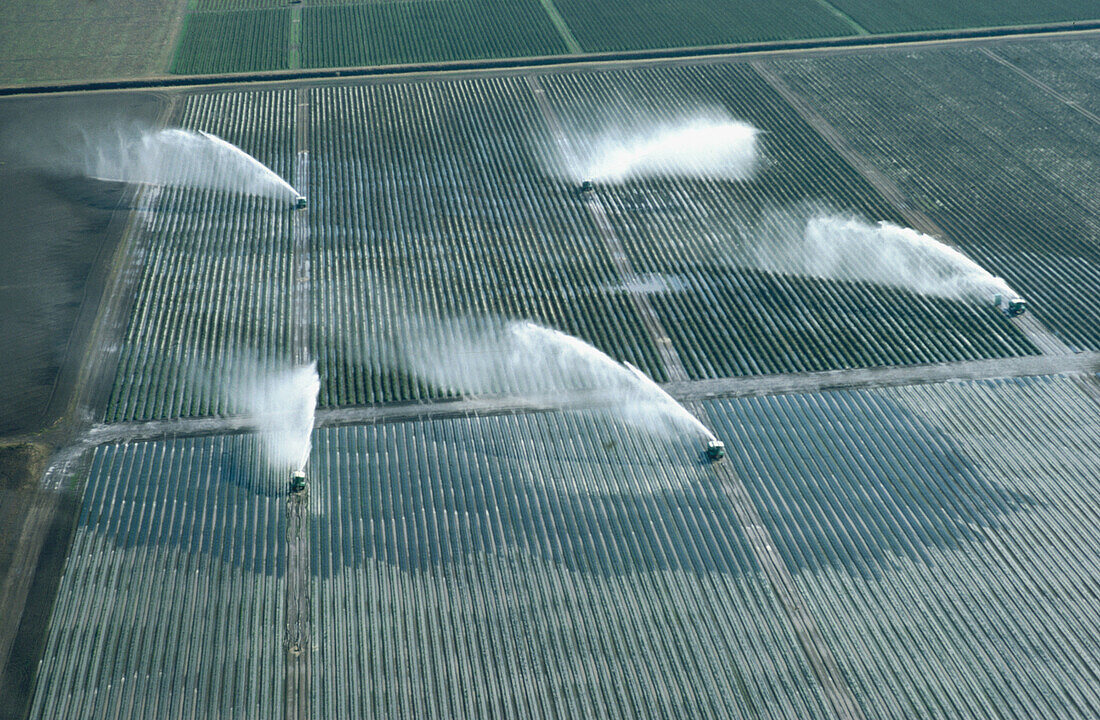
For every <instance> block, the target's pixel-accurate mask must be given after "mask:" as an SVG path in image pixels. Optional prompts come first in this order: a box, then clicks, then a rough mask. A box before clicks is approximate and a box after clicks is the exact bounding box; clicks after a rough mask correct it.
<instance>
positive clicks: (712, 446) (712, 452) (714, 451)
mask: <svg viewBox="0 0 1100 720" xmlns="http://www.w3.org/2000/svg"><path fill="white" fill-rule="evenodd" d="M725 456H726V444H725V443H724V442H722V441H721V440H711V441H709V442H708V443H707V457H708V458H710V459H711V460H721V459H722V458H724V457H725Z"/></svg>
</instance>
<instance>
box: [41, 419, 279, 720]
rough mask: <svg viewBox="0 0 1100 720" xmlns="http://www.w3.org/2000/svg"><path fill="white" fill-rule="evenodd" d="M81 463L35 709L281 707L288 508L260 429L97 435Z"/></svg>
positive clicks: (60, 712)
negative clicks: (83, 469) (115, 440)
mask: <svg viewBox="0 0 1100 720" xmlns="http://www.w3.org/2000/svg"><path fill="white" fill-rule="evenodd" d="M87 472H88V478H87V483H86V488H85V491H84V501H83V506H82V510H81V514H80V518H79V521H78V524H77V528H76V534H75V538H74V539H73V544H72V548H71V549H70V551H69V558H68V563H67V565H66V568H65V572H64V575H63V578H62V581H61V588H60V590H59V592H58V599H57V601H56V603H55V605H54V608H53V614H52V616H51V623H50V630H49V634H48V637H47V644H46V649H45V652H44V654H43V659H42V664H41V665H40V666H39V668H38V677H39V678H40V681H39V683H38V684H37V686H36V687H37V690H36V692H35V694H34V696H33V699H32V703H31V706H30V717H36V718H39V717H41V718H57V717H65V718H102V717H109V716H111V715H112V714H115V713H119V712H122V713H123V714H129V715H130V716H132V717H167V716H177V717H179V716H187V715H191V716H194V717H227V716H232V715H237V716H239V715H242V714H248V713H259V714H261V715H263V716H264V717H276V716H277V714H279V713H278V710H279V709H281V696H282V686H283V682H284V679H283V678H284V670H283V664H282V663H283V656H284V653H283V647H282V642H281V638H282V629H283V615H282V612H283V596H284V594H285V579H284V578H285V574H284V571H285V557H284V552H285V551H284V540H283V536H284V535H285V509H284V503H283V502H282V497H281V496H280V494H279V493H278V492H277V491H276V488H277V487H281V485H282V483H281V478H280V479H279V480H276V479H275V478H274V477H273V476H272V473H271V471H269V470H267V469H266V464H265V463H264V461H263V460H262V459H261V458H259V457H258V444H257V442H256V441H255V438H250V437H246V436H236V437H228V438H227V437H214V438H203V439H180V440H174V441H168V442H162V443H143V444H137V445H123V446H105V447H101V448H99V449H97V450H96V451H95V453H94V456H93V457H92V459H91V466H90V469H89V470H88V471H87Z"/></svg>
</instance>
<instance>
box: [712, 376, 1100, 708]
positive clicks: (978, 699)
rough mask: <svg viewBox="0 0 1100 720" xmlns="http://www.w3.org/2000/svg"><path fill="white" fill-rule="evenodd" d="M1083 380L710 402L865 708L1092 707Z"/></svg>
mask: <svg viewBox="0 0 1100 720" xmlns="http://www.w3.org/2000/svg"><path fill="white" fill-rule="evenodd" d="M1076 383H1077V381H1075V380H1072V379H1067V378H1062V377H1050V378H1033V379H1024V380H1005V381H992V382H975V383H950V384H944V385H931V386H927V385H926V386H913V387H907V388H900V389H890V390H876V391H859V392H830V393H823V394H819V395H805V396H797V395H796V396H780V397H770V398H759V399H756V398H753V399H744V400H735V401H724V402H720V403H716V404H712V405H710V406H709V414H710V417H711V418H712V419H713V420H714V422H715V430H716V432H718V434H719V435H720V436H722V437H723V438H725V439H726V441H727V443H728V444H729V448H728V449H729V455H728V458H729V460H728V462H730V463H732V465H733V468H734V470H735V471H736V472H737V474H738V476H739V477H741V478H742V479H743V481H744V482H745V484H746V486H747V487H748V489H749V493H750V495H751V497H752V498H753V501H754V502H755V503H756V505H757V507H758V508H759V511H760V515H761V517H762V518H764V521H765V525H766V527H767V531H768V532H769V533H770V535H771V538H772V540H773V541H774V543H775V547H776V550H777V551H778V552H779V554H780V555H781V556H782V557H783V559H784V561H785V562H786V564H787V565H788V567H790V568H791V569H792V571H795V572H796V574H795V580H796V584H797V587H798V589H799V592H800V593H801V595H802V597H803V599H804V600H805V602H806V603H807V605H808V607H809V609H810V611H811V613H812V615H813V616H814V617H816V619H817V623H818V625H819V627H820V628H821V632H822V636H823V638H824V639H825V641H826V642H827V643H828V644H829V646H830V647H831V649H832V652H833V654H834V655H835V656H836V658H837V662H838V664H839V665H840V667H841V670H842V672H843V674H844V676H845V677H846V678H848V679H849V682H850V684H851V688H852V691H853V693H854V694H855V696H856V697H857V698H858V700H859V702H860V703H861V704H862V706H863V708H864V712H865V713H866V715H867V716H869V717H883V718H911V717H920V716H928V717H960V718H992V717H997V718H1031V717H1080V716H1083V715H1092V714H1095V713H1096V712H1097V710H1098V709H1100V693H1098V692H1097V690H1096V688H1097V682H1096V680H1097V678H1096V667H1097V664H1098V661H1100V653H1098V651H1097V648H1100V643H1098V640H1100V637H1098V632H1097V628H1100V603H1097V600H1096V598H1097V597H1098V590H1100V584H1098V582H1097V577H1098V572H1097V571H1098V570H1100V567H1098V565H1097V560H1096V558H1097V557H1098V556H1100V555H1098V551H1100V538H1098V536H1097V533H1096V530H1095V528H1096V527H1097V524H1098V521H1100V516H1098V513H1097V510H1096V503H1095V496H1096V492H1097V485H1096V478H1097V477H1100V462H1098V458H1100V444H1098V442H1097V438H1096V435H1095V433H1094V432H1093V430H1092V428H1094V427H1095V425H1096V423H1097V422H1098V421H1100V413H1098V410H1097V406H1096V404H1095V403H1094V402H1093V400H1092V399H1091V398H1090V397H1089V395H1088V394H1087V393H1085V392H1082V390H1081V388H1080V387H1079V386H1078V385H1077V384H1076ZM1022 428H1026V431H1025V432H1021V429H1022Z"/></svg>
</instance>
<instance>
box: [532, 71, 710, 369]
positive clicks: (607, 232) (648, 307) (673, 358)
mask: <svg viewBox="0 0 1100 720" xmlns="http://www.w3.org/2000/svg"><path fill="white" fill-rule="evenodd" d="M525 80H526V82H527V86H528V87H529V88H530V89H531V94H532V95H533V96H534V98H535V104H536V105H537V106H538V109H539V112H540V113H541V115H542V117H543V119H544V120H545V121H546V124H547V127H548V128H549V129H550V133H551V134H552V135H553V136H554V140H555V141H556V142H557V144H558V148H559V150H560V151H561V153H562V157H563V158H564V159H565V161H566V162H567V163H569V166H570V167H571V168H573V169H574V170H579V169H580V167H581V165H580V160H579V159H578V158H577V154H576V152H574V150H573V146H572V144H571V143H570V142H569V137H568V136H567V135H566V134H565V129H564V128H563V127H562V124H561V120H560V119H559V118H558V116H557V113H555V112H554V110H553V108H551V107H550V103H549V101H547V99H546V91H545V90H544V89H543V87H542V83H541V82H540V81H539V79H538V77H537V76H534V75H528V76H527V77H526V78H525ZM577 192H578V193H580V188H579V187H578V188H577ZM582 202H583V204H584V207H585V209H586V210H587V211H588V213H589V215H590V216H591V217H592V220H593V222H594V223H595V225H596V233H597V234H598V235H599V236H600V240H601V241H603V244H604V248H605V249H606V250H607V254H608V256H610V258H611V262H612V264H613V265H614V266H615V269H616V270H617V271H618V272H619V276H620V280H621V281H622V283H623V285H624V286H625V287H627V288H636V287H640V286H641V285H643V284H644V283H643V282H642V278H641V277H639V276H638V273H637V272H636V271H635V270H634V266H633V265H632V264H631V262H630V258H628V257H627V255H626V252H625V251H624V250H623V245H622V242H621V241H620V240H619V238H618V236H617V235H616V234H615V228H614V227H613V226H612V225H611V220H610V219H609V218H608V217H607V210H606V209H605V208H604V206H603V201H602V200H600V197H599V194H598V193H597V192H595V191H593V192H588V193H585V194H584V197H583V199H582ZM627 294H628V295H629V296H630V300H631V304H633V305H634V309H635V310H637V312H638V316H639V317H640V319H641V321H642V324H643V325H645V328H646V332H647V333H648V335H649V337H650V339H651V340H652V341H653V345H654V347H655V348H656V349H657V355H658V357H660V359H661V364H662V365H663V366H664V370H665V373H666V374H667V375H668V378H669V379H670V380H687V379H688V372H687V369H686V368H685V367H684V361H683V360H682V359H681V358H680V354H679V353H678V352H676V349H675V348H674V347H673V346H672V339H671V338H670V337H669V336H668V331H667V330H665V328H664V326H663V325H662V324H661V320H660V318H659V317H658V316H657V312H656V311H655V310H654V309H653V305H652V304H651V303H650V302H649V297H648V296H647V295H646V294H645V293H642V292H637V291H636V290H633V289H631V290H629V291H628V292H627Z"/></svg>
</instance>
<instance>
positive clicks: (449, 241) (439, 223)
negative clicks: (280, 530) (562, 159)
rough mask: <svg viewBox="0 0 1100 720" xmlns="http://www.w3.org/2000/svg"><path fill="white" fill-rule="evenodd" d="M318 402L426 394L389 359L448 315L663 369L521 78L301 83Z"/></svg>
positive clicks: (340, 402)
mask: <svg viewBox="0 0 1100 720" xmlns="http://www.w3.org/2000/svg"><path fill="white" fill-rule="evenodd" d="M312 107H313V110H312V112H313V115H312V128H311V147H312V148H313V151H312V153H311V171H310V180H311V189H310V194H311V195H312V196H313V197H314V198H315V202H314V203H313V204H312V205H311V208H310V222H311V242H312V247H313V250H312V252H313V253H314V254H313V258H312V266H313V268H314V269H315V273H316V276H315V278H314V283H313V288H314V302H315V305H314V313H315V317H314V326H315V338H316V339H315V342H314V347H315V349H316V352H317V355H318V361H319V364H320V367H321V374H322V376H323V377H325V378H326V379H327V384H326V387H325V388H324V389H323V391H322V402H323V403H324V404H330V405H346V404H357V403H364V402H381V401H387V400H401V399H413V398H416V397H423V396H424V395H425V394H432V391H431V390H430V389H429V388H424V387H421V386H419V385H418V384H417V383H415V382H414V381H413V380H412V379H410V378H408V377H407V376H405V375H403V374H402V373H401V372H400V368H394V367H393V364H392V363H391V362H390V361H391V360H392V356H393V352H394V350H395V348H401V347H414V348H415V347H416V346H417V345H419V344H420V343H421V342H422V340H420V335H421V334H422V333H423V332H424V331H425V330H432V329H434V328H436V327H437V326H438V325H439V324H440V322H441V321H448V320H451V319H454V318H459V319H463V318H484V317H501V318H529V319H534V320H536V321H539V322H542V323H545V324H549V325H551V326H554V327H557V328H560V329H561V330H563V331H565V332H568V333H571V334H574V335H578V336H580V337H582V338H584V339H586V340H588V341H590V342H593V343H595V344H596V345H597V346H599V347H601V348H602V349H604V350H605V351H607V352H608V353H610V354H611V355H612V356H614V357H615V358H618V359H625V360H629V361H631V362H633V363H635V364H636V365H638V366H639V367H642V368H643V369H645V370H646V371H647V372H650V373H652V374H654V375H655V376H657V377H658V378H662V377H663V375H662V370H661V368H660V366H659V364H658V361H657V358H656V350H655V348H654V345H653V342H652V340H651V339H649V337H648V335H647V334H646V332H645V329H644V327H643V325H642V323H641V321H640V319H639V317H638V315H637V312H636V310H635V309H634V307H633V306H632V304H631V302H630V300H629V298H628V297H625V296H623V294H622V293H621V292H618V291H616V290H614V287H615V286H617V285H618V284H620V282H621V280H620V278H619V276H618V273H617V272H616V270H615V268H614V265H613V263H612V260H611V258H610V256H609V254H608V252H607V250H606V249H605V248H604V247H603V245H602V244H601V243H600V242H599V241H598V239H597V234H596V230H595V228H594V227H593V221H592V219H591V217H590V216H589V215H588V214H587V213H586V212H585V211H584V208H583V205H582V204H581V203H580V202H579V201H578V199H577V197H576V194H575V192H574V190H573V188H572V187H570V183H569V182H568V181H566V180H562V179H559V178H557V177H555V176H554V175H552V174H549V173H548V172H547V171H546V169H545V168H544V163H543V160H542V157H543V155H544V154H545V153H546V152H547V144H548V143H549V140H548V137H547V133H546V131H545V129H544V127H543V126H542V125H541V122H540V119H539V117H538V115H537V113H536V111H535V108H534V107H533V104H532V103H531V101H530V95H529V91H528V89H527V87H526V85H525V84H524V83H523V81H522V80H520V79H515V78H511V79H505V78H498V79H492V80H485V81H477V82H451V83H424V84H401V85H375V86H364V87H347V88H332V89H324V90H315V91H313V94H312Z"/></svg>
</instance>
